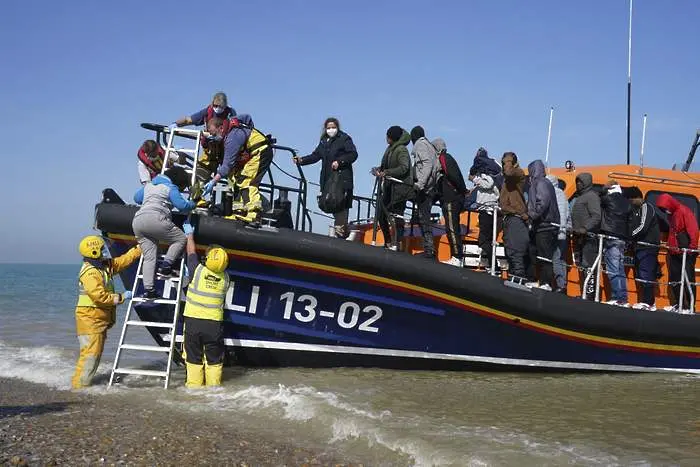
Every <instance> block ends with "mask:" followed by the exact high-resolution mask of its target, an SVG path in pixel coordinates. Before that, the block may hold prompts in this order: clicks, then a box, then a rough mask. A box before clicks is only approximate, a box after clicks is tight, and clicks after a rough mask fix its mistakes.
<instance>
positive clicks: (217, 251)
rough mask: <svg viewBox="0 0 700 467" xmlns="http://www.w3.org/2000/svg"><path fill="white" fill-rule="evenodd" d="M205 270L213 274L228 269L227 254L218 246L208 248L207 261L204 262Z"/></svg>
mask: <svg viewBox="0 0 700 467" xmlns="http://www.w3.org/2000/svg"><path fill="white" fill-rule="evenodd" d="M204 265H205V266H206V267H207V269H209V270H211V271H214V272H224V271H225V270H226V268H227V267H228V254H227V253H226V250H224V249H223V248H221V247H220V246H214V247H210V248H209V249H208V250H207V259H206V261H205V262H204Z"/></svg>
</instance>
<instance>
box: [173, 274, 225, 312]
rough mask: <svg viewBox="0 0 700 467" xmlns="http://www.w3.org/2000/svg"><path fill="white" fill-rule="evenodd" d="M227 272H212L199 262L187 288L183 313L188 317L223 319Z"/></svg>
mask: <svg viewBox="0 0 700 467" xmlns="http://www.w3.org/2000/svg"><path fill="white" fill-rule="evenodd" d="M228 286H229V278H228V273H226V272H225V271H224V272H218V273H217V272H213V271H211V270H209V269H207V268H206V267H205V266H204V265H202V264H200V265H198V266H197V268H196V269H195V270H194V276H193V277H192V281H191V282H190V284H189V287H188V289H187V298H186V304H185V312H184V315H185V316H188V317H190V318H199V319H208V320H211V321H223V319H224V299H225V298H226V292H227V291H228Z"/></svg>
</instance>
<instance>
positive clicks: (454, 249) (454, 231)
mask: <svg viewBox="0 0 700 467" xmlns="http://www.w3.org/2000/svg"><path fill="white" fill-rule="evenodd" d="M463 204H464V201H462V200H458V201H443V200H440V207H441V208H442V216H443V217H444V218H445V230H446V233H447V241H449V242H450V252H451V253H452V256H454V257H455V258H461V257H462V256H464V248H463V247H462V231H461V227H460V224H459V214H460V213H461V212H462V205H463Z"/></svg>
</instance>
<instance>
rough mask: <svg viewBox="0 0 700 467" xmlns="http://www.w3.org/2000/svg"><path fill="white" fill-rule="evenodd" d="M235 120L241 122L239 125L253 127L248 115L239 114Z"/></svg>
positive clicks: (251, 118) (251, 119)
mask: <svg viewBox="0 0 700 467" xmlns="http://www.w3.org/2000/svg"><path fill="white" fill-rule="evenodd" d="M236 118H237V119H238V121H239V122H241V123H242V124H244V125H247V126H255V125H254V124H253V117H251V116H250V115H248V114H240V115H238V116H237V117H236Z"/></svg>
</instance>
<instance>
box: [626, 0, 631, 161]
mask: <svg viewBox="0 0 700 467" xmlns="http://www.w3.org/2000/svg"><path fill="white" fill-rule="evenodd" d="M631 111H632V0H630V24H629V40H628V42H627V165H630V118H631Z"/></svg>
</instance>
